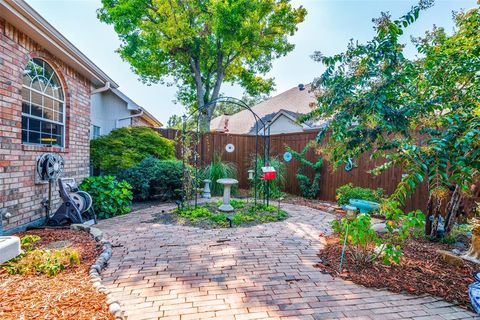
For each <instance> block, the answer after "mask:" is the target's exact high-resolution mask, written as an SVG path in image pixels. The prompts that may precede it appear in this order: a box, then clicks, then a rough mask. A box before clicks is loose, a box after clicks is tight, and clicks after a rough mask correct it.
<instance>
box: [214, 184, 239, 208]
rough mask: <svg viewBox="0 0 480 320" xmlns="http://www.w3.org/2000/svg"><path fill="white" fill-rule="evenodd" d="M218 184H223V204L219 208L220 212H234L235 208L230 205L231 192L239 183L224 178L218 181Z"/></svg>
mask: <svg viewBox="0 0 480 320" xmlns="http://www.w3.org/2000/svg"><path fill="white" fill-rule="evenodd" d="M217 183H220V184H223V204H222V205H221V206H220V207H218V210H220V211H224V212H230V211H233V207H232V205H231V204H230V190H231V188H232V185H234V184H237V183H238V180H235V179H230V178H223V179H218V180H217Z"/></svg>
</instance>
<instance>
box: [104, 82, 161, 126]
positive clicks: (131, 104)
mask: <svg viewBox="0 0 480 320" xmlns="http://www.w3.org/2000/svg"><path fill="white" fill-rule="evenodd" d="M110 91H111V92H112V93H113V94H115V95H116V96H117V97H119V98H120V99H122V100H123V101H125V102H126V103H127V109H128V110H131V111H139V112H141V113H142V114H141V115H140V116H139V117H140V118H142V119H143V120H145V121H147V122H148V123H150V124H151V125H152V126H153V127H155V128H157V127H158V128H159V127H162V126H163V124H162V123H161V122H160V121H159V120H158V119H157V118H155V117H154V116H153V115H152V114H151V113H150V112H148V111H147V110H145V108H143V107H141V106H139V105H138V104H137V103H136V102H135V101H133V100H132V99H130V98H129V97H127V96H126V95H125V94H124V93H123V92H121V91H120V90H118V89H114V88H111V89H110Z"/></svg>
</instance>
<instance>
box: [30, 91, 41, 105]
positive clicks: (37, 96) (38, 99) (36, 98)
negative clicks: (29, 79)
mask: <svg viewBox="0 0 480 320" xmlns="http://www.w3.org/2000/svg"><path fill="white" fill-rule="evenodd" d="M32 104H36V105H37V106H41V105H43V100H42V95H41V94H40V93H38V92H35V91H32Z"/></svg>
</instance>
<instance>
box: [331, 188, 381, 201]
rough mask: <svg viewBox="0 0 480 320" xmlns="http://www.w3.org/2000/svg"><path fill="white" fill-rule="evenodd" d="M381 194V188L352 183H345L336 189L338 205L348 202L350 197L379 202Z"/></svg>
mask: <svg viewBox="0 0 480 320" xmlns="http://www.w3.org/2000/svg"><path fill="white" fill-rule="evenodd" d="M382 196H383V189H382V188H378V189H376V190H373V189H369V188H362V187H354V186H353V184H352V183H348V184H345V185H343V186H341V187H339V188H337V190H336V197H335V198H336V199H337V203H338V204H339V205H345V204H349V200H350V199H360V200H367V201H373V202H380V201H381V199H382Z"/></svg>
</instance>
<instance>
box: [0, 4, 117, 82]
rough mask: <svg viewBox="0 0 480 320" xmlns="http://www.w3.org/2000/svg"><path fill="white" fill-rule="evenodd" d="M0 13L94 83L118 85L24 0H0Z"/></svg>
mask: <svg viewBox="0 0 480 320" xmlns="http://www.w3.org/2000/svg"><path fill="white" fill-rule="evenodd" d="M0 17H2V18H3V19H5V20H6V21H7V22H8V23H9V24H11V25H13V26H14V27H15V28H16V29H18V30H19V31H21V32H23V33H25V34H27V35H28V36H29V37H30V38H31V39H32V40H33V41H35V42H37V43H38V44H39V45H40V46H41V47H43V48H44V49H45V50H47V51H48V52H50V53H51V54H53V55H54V56H56V57H57V58H59V59H61V60H62V61H63V62H65V63H66V64H68V65H69V66H70V67H72V68H74V69H75V70H77V71H78V72H79V73H80V74H81V75H83V76H85V77H86V78H87V79H89V80H90V81H91V83H92V85H93V86H94V87H101V86H103V85H105V83H107V82H110V84H111V86H112V87H113V88H117V87H118V84H117V83H115V81H113V80H112V79H111V78H110V77H109V76H107V75H106V74H105V73H104V72H103V71H102V70H101V69H100V68H99V67H98V66H96V65H95V64H94V63H93V62H92V61H91V60H90V59H88V58H87V57H86V56H85V55H84V54H83V53H82V52H81V51H80V50H79V49H78V48H76V47H75V46H74V45H73V44H72V43H71V42H70V41H68V40H67V39H66V38H65V37H64V36H63V35H62V34H61V33H60V32H59V31H58V30H56V29H55V28H54V27H53V26H52V25H51V24H49V23H48V22H47V21H46V20H45V19H44V18H43V17H42V16H41V15H40V14H39V13H38V12H36V11H35V10H34V9H33V8H32V7H30V6H29V5H28V4H27V3H26V2H25V1H21V0H1V1H0Z"/></svg>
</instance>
